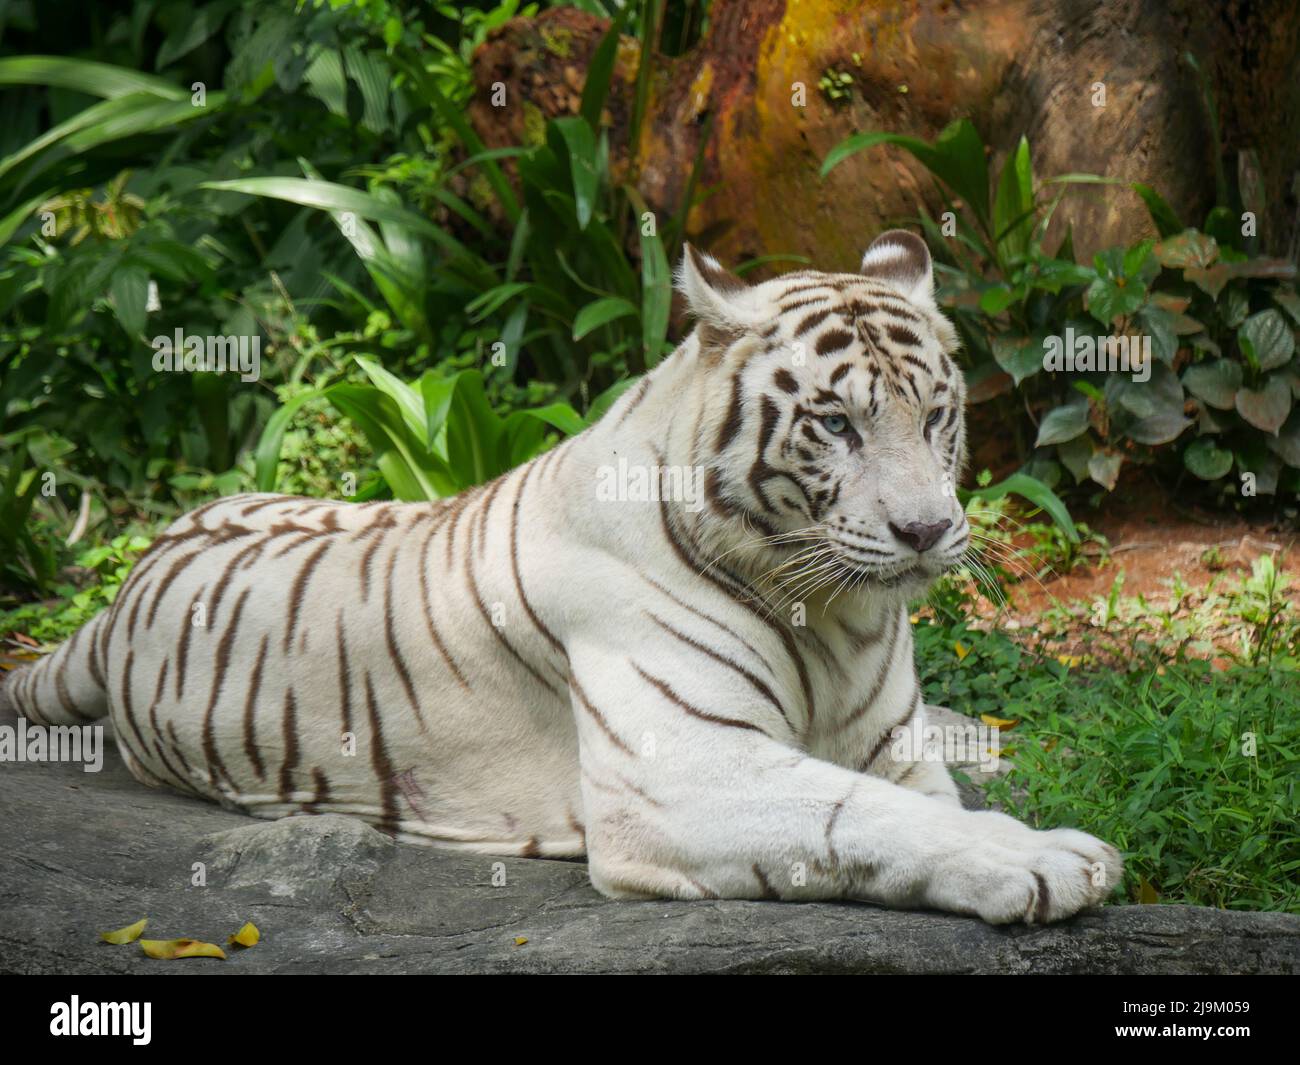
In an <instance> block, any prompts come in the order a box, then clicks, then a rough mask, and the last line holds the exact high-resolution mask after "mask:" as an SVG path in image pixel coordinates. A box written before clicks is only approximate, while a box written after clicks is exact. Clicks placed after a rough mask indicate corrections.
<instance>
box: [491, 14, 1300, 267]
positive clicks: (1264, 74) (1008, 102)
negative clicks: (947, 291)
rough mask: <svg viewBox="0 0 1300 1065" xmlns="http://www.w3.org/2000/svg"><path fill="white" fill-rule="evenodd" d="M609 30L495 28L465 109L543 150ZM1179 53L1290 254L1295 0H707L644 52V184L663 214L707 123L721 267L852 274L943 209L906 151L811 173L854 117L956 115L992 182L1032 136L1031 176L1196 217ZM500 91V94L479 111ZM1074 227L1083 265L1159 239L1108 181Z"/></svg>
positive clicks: (1211, 197)
mask: <svg viewBox="0 0 1300 1065" xmlns="http://www.w3.org/2000/svg"><path fill="white" fill-rule="evenodd" d="M607 28H608V23H607V22H606V21H605V20H603V19H598V18H595V17H593V16H590V15H587V14H584V13H582V12H579V11H576V10H574V9H571V8H555V9H552V10H549V11H547V12H544V13H543V14H541V15H539V16H538V17H536V18H534V19H515V20H513V21H512V22H510V23H507V24H506V25H505V26H503V27H502V28H501V29H500V30H499V31H497V33H496V34H494V35H493V37H492V38H491V39H490V40H489V41H488V42H487V43H486V44H485V45H484V46H483V47H482V48H481V49H480V50H479V52H478V53H477V54H476V56H475V64H474V69H475V81H476V88H477V92H476V94H475V100H474V102H473V104H472V105H471V107H470V115H471V118H472V121H473V122H474V124H475V126H476V128H477V129H478V131H479V133H480V135H481V136H483V138H484V140H485V141H487V142H488V143H489V145H492V146H504V145H508V144H519V143H523V144H529V143H536V142H537V140H538V138H539V137H540V136H541V132H542V129H543V126H544V120H545V119H546V118H549V117H553V116H556V115H561V114H572V113H576V111H577V109H578V104H579V102H580V99H581V90H582V85H583V82H584V78H585V71H586V67H587V64H588V62H589V61H590V58H591V54H592V52H593V51H594V50H595V47H596V45H597V44H598V43H599V41H600V39H601V37H602V36H603V34H604V33H605V31H606V30H607ZM1188 51H1190V52H1191V53H1192V54H1193V55H1195V56H1196V57H1197V59H1198V60H1199V62H1200V64H1201V66H1202V68H1203V69H1204V70H1205V71H1206V73H1207V75H1208V76H1209V78H1210V80H1211V82H1212V84H1213V86H1214V91H1215V94H1216V96H1217V100H1218V110H1219V122H1220V128H1221V130H1222V131H1223V132H1222V140H1223V151H1222V155H1221V158H1220V162H1221V163H1222V166H1223V170H1224V174H1225V175H1226V178H1227V180H1228V181H1229V182H1230V183H1231V185H1232V187H1233V189H1234V195H1235V194H1236V193H1235V189H1236V187H1237V185H1238V184H1240V189H1241V197H1242V201H1243V203H1244V204H1245V206H1246V207H1247V208H1249V209H1254V210H1255V212H1256V213H1257V216H1258V223H1257V224H1258V233H1259V236H1260V240H1261V244H1262V246H1263V248H1264V249H1265V250H1267V251H1269V252H1271V253H1274V254H1285V253H1286V252H1288V250H1290V249H1291V247H1292V242H1293V240H1294V237H1295V232H1296V220H1297V197H1296V192H1295V190H1294V189H1293V181H1294V180H1295V177H1296V173H1297V170H1298V169H1300V65H1298V64H1297V61H1296V60H1297V53H1298V52H1300V7H1297V6H1296V5H1294V4H1291V3H1289V2H1287V0H1261V2H1259V3H1256V4H1254V5H1247V4H1240V5H1238V4H1224V3H1222V2H1221V0H1114V2H1111V3H1105V4H1102V3H1095V2H1084V0H984V2H978V3H976V2H969V0H968V2H961V0H892V2H890V0H867V2H857V3H854V2H844V0H840V2H836V0H714V3H713V5H712V8H711V12H710V23H709V30H708V33H707V35H706V36H705V38H704V39H703V40H701V41H700V43H699V44H698V45H697V46H696V47H695V48H693V49H692V50H691V51H689V52H688V53H686V54H685V55H683V56H681V57H679V58H675V59H673V58H668V57H656V59H655V71H654V76H653V79H652V95H651V100H650V105H649V113H648V115H647V119H646V122H645V124H644V127H643V129H642V135H641V141H640V144H639V151H638V152H637V158H636V181H637V185H638V187H639V188H640V189H641V192H642V194H643V195H644V196H645V197H646V199H647V202H649V203H650V204H651V206H652V207H654V208H655V209H656V210H657V211H660V212H672V211H673V210H675V209H676V207H677V206H678V204H679V203H680V201H681V198H682V196H683V195H684V193H685V186H686V182H687V179H688V177H689V175H690V170H691V164H692V160H693V159H694V158H695V155H696V152H697V149H698V148H699V140H700V137H701V133H702V130H703V129H704V128H705V123H704V119H705V117H706V116H707V115H711V116H712V119H713V126H712V135H711V137H710V139H709V143H708V144H707V145H705V147H704V156H703V158H704V164H703V172H702V175H701V182H700V188H702V189H705V190H707V189H709V188H710V187H714V188H715V189H716V191H715V192H714V194H713V195H709V196H706V197H704V198H703V199H702V201H700V202H698V203H697V205H696V207H695V208H694V209H693V211H692V213H691V216H690V224H689V227H688V228H689V231H690V233H691V234H692V236H693V238H694V239H696V240H698V241H700V242H701V243H703V244H705V245H707V246H709V247H710V248H711V250H713V251H714V252H715V253H716V254H718V255H719V256H720V257H721V258H723V259H724V260H725V261H730V262H738V261H741V260H744V259H748V258H752V257H754V256H758V255H768V254H777V253H795V254H802V255H806V256H808V257H809V258H810V259H812V261H813V263H814V264H815V265H817V266H818V267H821V268H824V269H852V268H855V267H856V265H857V262H858V259H859V257H860V256H861V253H862V249H863V248H864V247H865V246H866V245H867V244H868V243H870V241H871V239H872V237H873V235H874V234H875V233H877V232H878V231H879V230H881V229H883V228H886V227H888V226H890V225H893V224H896V223H899V222H905V221H906V219H908V218H909V217H912V216H914V215H915V213H916V205H917V202H918V200H923V201H924V202H925V203H926V204H927V205H928V206H929V207H930V208H931V210H938V209H940V208H941V203H942V201H941V198H940V196H939V195H938V192H937V190H936V187H935V185H934V182H933V181H932V180H931V179H930V177H929V176H928V174H926V173H925V171H924V170H923V168H921V167H920V166H919V164H917V163H916V162H915V161H914V160H913V159H912V158H911V157H910V156H909V155H907V154H906V153H905V152H902V151H901V150H898V149H893V148H885V147H881V148H877V149H874V150H871V151H868V152H863V153H859V154H858V155H856V156H854V157H852V158H851V159H849V160H848V161H846V162H844V163H843V164H841V165H840V166H839V167H837V168H836V169H835V170H834V171H832V172H831V174H829V175H828V176H827V177H826V178H825V179H824V180H823V179H822V178H821V177H819V173H818V172H819V169H820V167H821V163H822V160H823V159H824V158H825V156H826V154H827V153H828V152H829V151H830V150H831V149H832V148H833V147H834V146H835V145H836V144H838V143H839V142H840V141H841V140H843V139H844V138H845V137H846V136H848V135H850V134H852V133H854V132H856V131H859V130H867V129H879V130H889V131H893V132H899V133H907V134H911V135H915V136H919V137H922V138H925V139H931V138H933V137H934V136H935V135H936V134H938V133H939V131H940V130H942V129H943V127H944V126H946V125H947V124H948V123H949V122H951V121H952V120H953V119H956V118H959V117H968V118H970V119H971V120H972V121H973V122H974V123H975V125H976V127H977V128H978V129H979V131H980V133H981V134H982V136H983V137H984V139H985V141H986V143H987V144H988V145H989V146H990V150H991V152H992V155H993V159H992V163H993V167H994V174H995V175H996V173H997V169H998V167H999V166H1000V164H1001V160H1002V159H1003V158H1004V157H1005V155H1006V154H1007V152H1008V151H1009V150H1011V149H1012V148H1013V147H1014V146H1015V144H1016V143H1017V141H1018V140H1019V138H1020V136H1021V135H1022V134H1024V135H1027V136H1028V137H1029V142H1030V147H1031V149H1032V152H1033V157H1034V166H1035V172H1036V173H1037V175H1038V177H1039V179H1040V180H1042V179H1044V178H1047V177H1051V176H1053V175H1055V174H1062V173H1068V172H1088V173H1095V174H1100V175H1103V176H1107V177H1113V178H1118V179H1123V180H1128V181H1143V182H1146V183H1148V184H1150V185H1152V186H1154V187H1155V188H1156V189H1157V191H1159V192H1160V193H1161V194H1162V195H1163V196H1164V197H1165V198H1166V199H1167V200H1168V201H1169V203H1170V204H1171V205H1172V206H1173V208H1174V210H1175V211H1176V212H1177V213H1178V214H1179V216H1180V218H1181V219H1182V221H1183V222H1184V224H1186V225H1195V226H1200V225H1202V224H1203V222H1204V219H1205V215H1206V212H1207V211H1208V210H1209V208H1210V207H1211V206H1213V205H1214V203H1215V202H1216V160H1215V157H1214V151H1213V141H1212V138H1211V135H1210V123H1209V119H1208V116H1207V114H1206V111H1205V108H1204V107H1203V106H1202V103H1201V97H1200V92H1199V89H1198V84H1197V80H1196V77H1195V75H1194V73H1193V71H1192V69H1191V68H1190V67H1189V66H1188V65H1187V64H1186V62H1185V61H1184V60H1183V59H1182V56H1183V53H1184V52H1188ZM637 61H638V53H637V48H636V45H635V42H632V41H631V40H625V41H624V42H623V47H622V48H621V50H620V54H619V62H618V65H617V69H616V76H615V79H614V84H613V87H612V91H611V94H610V99H609V104H608V107H607V114H606V120H607V122H608V124H609V126H610V129H611V134H612V136H611V140H612V145H613V148H614V156H615V159H616V160H617V162H618V164H619V165H620V166H623V167H625V168H626V167H627V166H628V165H629V163H628V160H627V144H626V138H627V129H628V116H629V115H630V113H631V106H632V100H633V96H634V86H635V77H636V66H637ZM831 75H848V77H849V79H851V80H848V81H844V80H843V79H838V81H839V86H840V87H839V89H838V90H837V91H836V96H837V97H838V98H837V99H832V98H831V96H830V94H828V93H827V92H826V91H825V90H824V89H823V88H821V87H819V83H822V82H823V79H824V78H827V77H830V76H831ZM497 83H500V84H501V85H504V87H505V93H506V97H505V98H506V104H505V106H500V107H493V106H492V105H491V102H490V101H491V93H492V89H493V86H494V84H497ZM1102 89H1104V102H1101V101H1102V99H1103V97H1102V95H1101V93H1100V91H1099V90H1102ZM1242 153H1253V154H1242ZM623 172H624V173H626V172H628V171H627V170H626V169H625V170H624V171H623ZM1067 225H1068V226H1072V227H1073V231H1074V239H1075V247H1076V250H1077V252H1078V254H1079V255H1081V256H1087V255H1090V254H1091V253H1092V252H1093V251H1095V250H1097V249H1098V248H1101V247H1105V246H1108V245H1112V244H1117V243H1125V242H1132V241H1134V240H1136V239H1139V238H1140V237H1141V236H1143V235H1146V234H1149V233H1151V232H1152V231H1153V230H1152V227H1151V224H1150V221H1149V219H1148V217H1147V213H1146V209H1145V207H1144V206H1143V204H1142V202H1141V201H1140V200H1139V199H1138V198H1137V196H1136V195H1134V194H1132V193H1131V192H1129V191H1128V190H1126V189H1120V188H1106V189H1098V188H1095V187H1092V188H1083V189H1077V190H1074V191H1071V192H1069V193H1068V194H1067V196H1066V198H1065V201H1064V202H1063V204H1062V205H1061V208H1060V210H1059V211H1058V214H1057V217H1056V220H1055V222H1054V226H1055V229H1056V231H1057V232H1058V233H1063V232H1064V229H1065V227H1066V226H1067Z"/></svg>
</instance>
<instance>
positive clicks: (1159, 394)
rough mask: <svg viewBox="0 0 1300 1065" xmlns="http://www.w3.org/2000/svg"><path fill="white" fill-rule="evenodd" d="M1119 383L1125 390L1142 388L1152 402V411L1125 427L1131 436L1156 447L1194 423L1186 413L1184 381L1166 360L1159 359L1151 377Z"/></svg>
mask: <svg viewBox="0 0 1300 1065" xmlns="http://www.w3.org/2000/svg"><path fill="white" fill-rule="evenodd" d="M1117 386H1118V387H1123V388H1124V389H1125V390H1134V391H1138V390H1140V392H1141V394H1142V397H1143V399H1144V400H1150V403H1151V411H1152V412H1151V413H1150V414H1149V415H1146V416H1144V417H1142V418H1139V419H1138V420H1137V421H1134V422H1133V423H1132V424H1130V425H1128V426H1127V427H1126V429H1125V430H1124V431H1125V433H1126V434H1127V435H1128V437H1129V439H1131V440H1136V441H1137V442H1138V443H1139V444H1147V445H1149V446H1151V447H1155V446H1157V445H1159V444H1167V443H1169V442H1170V441H1171V440H1175V439H1177V437H1178V436H1179V435H1180V434H1181V433H1182V432H1183V431H1184V430H1185V429H1186V428H1187V427H1188V426H1190V425H1191V424H1192V422H1191V420H1190V419H1189V418H1187V417H1186V416H1185V415H1184V414H1183V407H1184V403H1185V400H1186V397H1185V396H1184V394H1183V386H1182V383H1181V382H1180V381H1179V380H1178V377H1177V375H1176V374H1174V372H1173V371H1172V370H1170V369H1169V367H1167V366H1165V365H1164V364H1163V363H1159V362H1157V363H1155V364H1154V365H1153V366H1152V367H1151V378H1150V380H1148V381H1146V382H1143V383H1140V384H1139V383H1137V382H1133V381H1119V382H1117Z"/></svg>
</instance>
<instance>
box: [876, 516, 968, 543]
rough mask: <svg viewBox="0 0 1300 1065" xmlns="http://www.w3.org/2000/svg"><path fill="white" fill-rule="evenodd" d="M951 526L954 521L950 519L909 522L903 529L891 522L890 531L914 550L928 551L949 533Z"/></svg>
mask: <svg viewBox="0 0 1300 1065" xmlns="http://www.w3.org/2000/svg"><path fill="white" fill-rule="evenodd" d="M951 525H952V521H951V520H950V519H948V518H944V519H943V521H931V522H924V521H909V522H908V523H907V524H906V525H904V526H902V527H901V528H900V527H899V526H897V525H895V524H894V523H893V522H892V521H891V522H890V523H889V529H890V531H891V532H892V533H893V534H894V535H895V536H897V537H898V538H899V539H900V540H902V541H903V543H905V544H907V546H908V547H910V548H912V549H913V550H915V551H928V550H929V549H930V548H932V547H933V546H934V545H935V544H937V543H938V542H939V537H941V536H942V535H943V534H944V533H945V532H947V531H948V529H949V527H951Z"/></svg>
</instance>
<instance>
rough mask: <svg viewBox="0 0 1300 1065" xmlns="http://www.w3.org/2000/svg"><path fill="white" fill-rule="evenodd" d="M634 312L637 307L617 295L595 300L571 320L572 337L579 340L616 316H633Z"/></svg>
mask: <svg viewBox="0 0 1300 1065" xmlns="http://www.w3.org/2000/svg"><path fill="white" fill-rule="evenodd" d="M636 313H637V309H636V307H635V305H634V304H632V303H630V302H629V301H628V300H625V299H621V298H619V297H618V296H611V297H609V298H607V299H601V300H596V301H595V302H594V303H589V304H587V306H585V307H583V308H582V310H580V311H579V312H578V316H577V317H576V318H575V319H574V320H573V339H574V340H581V339H582V338H583V337H585V336H586V335H587V334H588V333H590V332H592V330H595V329H599V328H600V327H601V326H602V325H606V324H608V323H609V322H612V321H614V320H616V319H618V318H625V317H628V316H629V315H631V316H635V315H636Z"/></svg>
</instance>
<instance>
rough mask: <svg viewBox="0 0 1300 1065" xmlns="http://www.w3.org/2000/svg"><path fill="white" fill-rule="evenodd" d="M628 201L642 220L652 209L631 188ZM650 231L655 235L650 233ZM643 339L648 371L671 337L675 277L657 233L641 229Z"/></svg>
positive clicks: (627, 187)
mask: <svg viewBox="0 0 1300 1065" xmlns="http://www.w3.org/2000/svg"><path fill="white" fill-rule="evenodd" d="M624 189H625V192H626V194H627V197H628V199H629V200H630V201H631V203H632V206H633V208H634V209H635V210H636V213H637V216H638V217H639V218H644V217H646V215H647V213H648V212H649V208H648V207H646V204H645V201H644V200H643V199H642V198H641V195H640V193H638V192H637V191H636V189H634V188H632V187H631V186H630V185H628V186H625V187H624ZM647 228H651V229H652V231H651V232H649V233H647V232H646V230H647ZM639 232H640V234H641V337H642V346H643V349H644V352H645V365H646V369H650V368H651V367H652V366H654V365H655V364H656V363H658V361H659V359H660V357H661V356H662V354H663V348H664V340H665V338H666V337H667V335H668V315H669V311H670V310H671V308H672V298H673V289H672V274H671V272H670V271H669V269H668V256H667V254H666V253H665V252H664V245H663V241H662V240H661V239H660V238H659V234H658V231H657V229H654V228H653V227H646V226H644V225H643V226H641V227H640V230H639Z"/></svg>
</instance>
